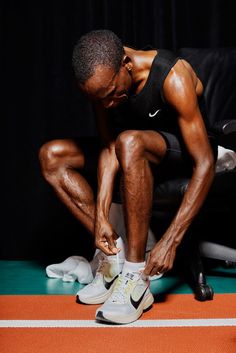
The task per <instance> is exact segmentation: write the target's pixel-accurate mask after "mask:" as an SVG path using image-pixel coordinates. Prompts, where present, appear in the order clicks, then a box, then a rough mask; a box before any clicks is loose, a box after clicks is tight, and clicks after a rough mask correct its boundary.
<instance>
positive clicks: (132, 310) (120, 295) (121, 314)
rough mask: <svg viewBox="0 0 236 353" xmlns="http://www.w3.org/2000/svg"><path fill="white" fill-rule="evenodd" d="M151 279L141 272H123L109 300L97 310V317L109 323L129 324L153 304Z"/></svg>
mask: <svg viewBox="0 0 236 353" xmlns="http://www.w3.org/2000/svg"><path fill="white" fill-rule="evenodd" d="M153 302H154V298H153V295H152V294H151V292H150V289H149V280H148V279H147V278H145V277H143V275H142V273H140V272H127V271H126V272H122V274H121V275H119V278H118V280H117V281H116V284H115V287H114V290H113V292H112V294H111V296H110V297H109V298H108V299H107V301H106V302H105V303H104V304H103V305H102V306H101V307H100V308H99V309H98V310H97V311H96V319H97V320H98V321H103V322H107V323H116V324H128V323H130V322H133V321H135V320H137V319H138V318H139V317H140V316H141V315H142V313H143V311H144V310H146V309H148V308H149V307H151V306H152V304H153Z"/></svg>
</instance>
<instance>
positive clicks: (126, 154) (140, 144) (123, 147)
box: [116, 130, 167, 262]
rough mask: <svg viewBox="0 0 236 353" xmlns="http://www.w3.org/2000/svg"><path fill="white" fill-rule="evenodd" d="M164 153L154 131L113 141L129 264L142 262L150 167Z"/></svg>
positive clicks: (131, 133) (150, 188)
mask: <svg viewBox="0 0 236 353" xmlns="http://www.w3.org/2000/svg"><path fill="white" fill-rule="evenodd" d="M166 151H167V145H166V142H165V140H164V138H163V137H162V135H160V134H159V133H158V132H155V131H135V130H129V131H125V132H123V133H121V134H120V135H119V136H118V138H117V141H116V153H117V158H118V160H119V162H120V166H121V170H122V177H123V190H122V193H123V198H124V200H123V201H124V214H125V221H126V231H127V241H128V249H127V260H128V261H130V262H141V261H144V259H145V248H146V242H147V235H148V229H149V222H150V216H151V209H152V199H153V175H152V170H151V166H150V163H154V164H159V163H160V162H161V161H162V159H163V158H164V156H165V154H166Z"/></svg>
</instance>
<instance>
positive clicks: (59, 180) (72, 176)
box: [39, 139, 96, 234]
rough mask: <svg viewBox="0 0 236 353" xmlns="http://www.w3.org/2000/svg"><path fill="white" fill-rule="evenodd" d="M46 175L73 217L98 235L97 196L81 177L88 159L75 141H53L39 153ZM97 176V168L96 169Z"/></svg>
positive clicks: (43, 171)
mask: <svg viewBox="0 0 236 353" xmlns="http://www.w3.org/2000/svg"><path fill="white" fill-rule="evenodd" d="M39 160H40V164H41V168H42V174H43V176H44V178H45V179H46V180H47V182H48V183H49V184H50V185H51V186H52V187H53V189H54V190H55V192H56V194H57V195H58V197H59V198H60V200H61V201H62V202H63V203H64V204H65V205H66V206H67V207H68V209H69V210H70V211H71V212H72V214H73V215H74V216H75V217H76V218H77V219H78V220H79V221H80V222H81V223H82V224H83V225H84V226H85V227H86V229H87V230H88V231H89V232H90V233H91V234H94V213H95V203H94V193H93V190H92V188H91V186H90V185H89V183H88V182H87V181H86V179H85V178H84V176H83V175H82V174H81V172H80V171H82V170H83V169H84V167H85V164H86V157H85V154H84V153H83V151H82V149H81V147H80V146H79V143H78V142H77V141H75V140H71V139H64V140H53V141H50V142H47V143H45V144H44V145H43V146H42V147H41V149H40V152H39ZM95 172H96V166H95Z"/></svg>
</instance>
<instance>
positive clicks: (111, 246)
mask: <svg viewBox="0 0 236 353" xmlns="http://www.w3.org/2000/svg"><path fill="white" fill-rule="evenodd" d="M107 243H108V248H109V250H110V251H111V252H112V254H117V253H118V252H119V249H118V248H117V247H116V241H115V240H114V239H113V238H109V239H107Z"/></svg>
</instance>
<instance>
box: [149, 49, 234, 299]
mask: <svg viewBox="0 0 236 353" xmlns="http://www.w3.org/2000/svg"><path fill="white" fill-rule="evenodd" d="M178 55H179V56H182V57H183V58H186V59H187V60H188V61H189V62H190V63H191V64H192V66H193V67H195V68H197V70H198V72H199V73H200V75H199V76H200V79H201V80H202V82H203V83H204V97H205V101H206V105H207V107H206V108H207V112H208V119H209V120H208V123H209V126H210V128H211V130H212V132H214V133H215V134H216V136H217V140H218V144H219V145H220V146H222V147H224V148H226V149H230V150H233V151H236V88H235V82H236V48H231V47H230V48H215V49H204V48H203V49H202V48H200V49H199V48H182V49H180V50H179V51H178ZM188 181H189V180H188V179H186V178H179V179H173V180H168V181H166V182H163V183H161V184H159V185H158V187H157V188H156V189H155V190H154V203H153V217H152V218H153V219H154V220H157V221H162V223H163V220H164V221H165V222H164V223H165V226H168V223H169V222H170V220H171V218H172V217H173V215H174V213H175V211H176V209H177V207H178V206H179V204H180V201H181V199H182V197H183V194H184V192H185V190H186V187H187V184H188ZM235 216H236V168H233V169H230V170H229V169H225V170H221V171H220V172H217V173H216V176H215V178H214V181H213V185H212V187H211V189H210V191H209V194H208V196H207V199H206V201H205V203H204V205H203V207H202V209H201V210H200V212H199V215H198V216H197V217H196V220H195V221H194V223H193V225H192V226H191V227H190V230H189V232H188V233H189V234H187V235H186V239H187V240H186V241H184V244H183V246H182V247H181V249H180V252H179V253H180V256H179V257H180V259H179V262H178V263H180V264H181V265H180V266H181V268H182V269H184V273H185V278H186V280H187V281H188V282H189V284H190V285H191V287H192V289H193V291H194V293H195V298H196V299H197V300H200V301H205V300H211V299H213V295H214V290H213V288H212V287H211V286H210V285H209V284H207V282H206V277H205V273H204V268H203V263H202V258H203V257H208V258H212V259H218V260H222V261H230V262H233V263H234V262H235V263H236V245H235V240H234V237H235V235H234V233H235V231H234V227H235ZM158 224H161V222H158ZM206 225H208V226H207V231H205V232H204V227H206ZM231 229H232V230H231ZM209 231H210V232H211V234H209V233H208V232H209Z"/></svg>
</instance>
